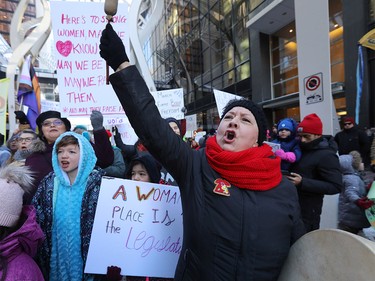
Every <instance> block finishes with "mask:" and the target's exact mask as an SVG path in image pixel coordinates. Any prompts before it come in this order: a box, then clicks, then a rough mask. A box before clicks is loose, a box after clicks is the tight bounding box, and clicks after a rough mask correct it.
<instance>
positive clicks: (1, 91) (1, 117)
mask: <svg viewBox="0 0 375 281" xmlns="http://www.w3.org/2000/svg"><path fill="white" fill-rule="evenodd" d="M9 82H10V79H9V78H4V79H0V133H1V134H3V135H4V140H6V119H7V116H6V114H7V100H8V87H9Z"/></svg>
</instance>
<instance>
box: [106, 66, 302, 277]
mask: <svg viewBox="0 0 375 281" xmlns="http://www.w3.org/2000/svg"><path fill="white" fill-rule="evenodd" d="M110 81H111V84H112V86H113V88H114V89H115V92H116V93H117V96H118V98H119V100H120V102H121V104H122V106H123V107H124V109H125V112H126V114H127V116H128V118H129V121H130V123H131V125H132V127H133V128H134V130H135V132H136V134H137V135H138V137H139V138H140V139H141V140H142V142H143V143H144V145H145V146H146V147H147V148H148V150H149V151H150V152H151V153H152V154H153V155H154V157H155V158H156V159H157V160H158V161H160V163H161V164H162V165H163V166H164V167H166V168H167V169H168V171H169V172H170V173H171V175H172V176H173V178H174V179H175V180H176V181H177V182H178V183H179V187H180V192H181V201H182V209H183V224H184V232H183V234H184V238H183V247H182V251H181V255H180V258H179V262H178V265H177V268H176V274H175V280H177V281H180V280H184V281H187V280H191V281H199V280H202V281H211V280H215V281H216V280H222V281H232V280H233V281H234V280H237V281H245V280H246V281H251V280H253V281H262V280H264V281H271V280H277V277H278V275H279V272H280V269H281V267H282V265H283V263H284V260H285V259H286V257H287V255H288V252H289V248H290V246H291V245H292V243H293V242H294V241H296V240H297V239H298V238H299V237H300V236H302V235H303V233H304V227H303V223H302V220H301V217H300V210H299V205H298V196H297V193H296V191H295V187H294V186H293V185H292V184H290V182H288V181H287V180H285V179H283V181H282V182H281V183H280V184H279V185H278V186H277V187H275V188H273V189H271V190H268V191H252V190H247V189H240V188H236V187H234V186H232V187H231V188H230V189H229V191H230V196H222V195H218V194H216V193H214V192H213V189H214V188H215V183H214V181H215V180H216V179H219V178H220V175H219V174H218V173H216V172H215V171H214V170H213V169H212V168H211V167H210V166H209V164H208V162H207V159H206V154H205V149H201V150H198V151H196V150H193V149H191V148H190V147H188V146H187V145H186V143H184V142H183V141H182V140H181V138H180V137H179V136H178V135H176V134H175V133H174V132H173V131H172V130H171V128H170V127H169V125H168V123H167V122H166V121H165V120H164V119H163V118H161V116H160V114H159V111H158V109H157V107H156V106H155V101H154V99H153V97H152V96H151V94H150V93H149V90H148V88H147V86H146V84H145V83H144V81H143V79H142V77H141V76H140V74H139V72H138V70H137V69H136V67H134V66H130V67H128V68H125V69H123V70H121V71H119V72H117V73H115V74H112V75H111V76H110Z"/></svg>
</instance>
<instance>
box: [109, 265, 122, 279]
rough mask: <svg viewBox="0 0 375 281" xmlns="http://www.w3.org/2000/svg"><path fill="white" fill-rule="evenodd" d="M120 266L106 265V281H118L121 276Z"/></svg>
mask: <svg viewBox="0 0 375 281" xmlns="http://www.w3.org/2000/svg"><path fill="white" fill-rule="evenodd" d="M120 273H121V267H117V266H108V267H107V276H106V277H107V278H106V279H107V281H119V280H121V279H122V276H121V274H120Z"/></svg>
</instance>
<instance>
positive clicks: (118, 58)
mask: <svg viewBox="0 0 375 281" xmlns="http://www.w3.org/2000/svg"><path fill="white" fill-rule="evenodd" d="M99 48H100V56H101V57H102V58H103V59H104V60H105V61H107V63H108V65H109V66H110V67H111V68H112V69H113V70H114V71H116V70H117V68H118V67H119V66H120V64H122V63H123V62H125V61H129V59H128V56H127V55H126V51H125V47H124V44H123V43H122V40H121V39H120V37H118V35H117V33H116V31H114V30H113V27H112V25H111V24H110V23H108V24H107V25H106V27H105V29H104V30H103V32H102V37H101V38H100V45H99Z"/></svg>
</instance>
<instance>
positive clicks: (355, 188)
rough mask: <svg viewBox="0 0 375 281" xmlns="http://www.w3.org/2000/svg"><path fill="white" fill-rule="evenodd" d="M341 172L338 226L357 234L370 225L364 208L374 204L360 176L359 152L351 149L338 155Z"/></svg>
mask: <svg viewBox="0 0 375 281" xmlns="http://www.w3.org/2000/svg"><path fill="white" fill-rule="evenodd" d="M339 160H340V167H341V172H342V174H343V177H342V179H343V188H342V190H341V193H340V197H339V207H338V210H339V215H338V222H339V224H338V228H339V229H341V230H345V231H348V232H350V233H353V234H357V233H358V232H359V231H360V230H361V229H363V228H367V227H369V226H370V223H369V221H368V220H367V218H366V215H365V210H366V209H368V208H370V207H371V206H372V205H374V202H373V201H372V200H370V199H368V198H367V196H366V194H367V190H366V186H365V183H364V181H363V180H362V178H361V176H360V170H361V169H363V163H362V158H361V154H360V153H359V152H358V151H352V152H350V153H349V154H343V155H340V156H339Z"/></svg>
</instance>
